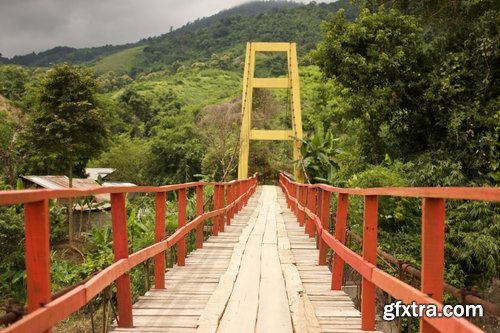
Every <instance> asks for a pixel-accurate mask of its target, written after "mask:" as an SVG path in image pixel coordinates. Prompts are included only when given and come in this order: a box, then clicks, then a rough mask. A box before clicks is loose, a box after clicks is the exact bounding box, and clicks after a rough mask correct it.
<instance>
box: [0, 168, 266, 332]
mask: <svg viewBox="0 0 500 333" xmlns="http://www.w3.org/2000/svg"><path fill="white" fill-rule="evenodd" d="M204 186H214V187H215V188H216V191H215V193H214V203H216V206H214V210H213V211H210V212H203V187H204ZM192 187H194V188H196V199H197V203H196V217H195V218H194V219H193V220H192V221H190V222H189V223H186V190H187V189H188V188H192ZM256 187H257V175H254V176H252V177H250V178H248V179H244V180H235V181H231V182H224V183H207V182H196V183H186V184H176V185H167V186H139V187H96V188H90V189H58V190H47V189H41V190H21V191H0V205H12V204H24V224H25V236H26V237H25V238H26V259H25V260H26V271H27V294H28V314H27V315H26V316H25V317H23V318H22V319H21V320H19V321H17V322H15V323H14V324H12V325H10V326H8V327H7V328H5V329H4V330H3V331H2V333H3V332H5V333H14V332H15V333H24V332H50V331H51V327H52V326H53V325H54V324H56V323H58V322H59V321H61V320H63V319H65V318H66V317H67V316H69V315H70V314H72V313H73V312H75V311H77V310H78V309H80V308H81V307H83V306H84V305H85V304H87V303H88V302H89V301H90V300H91V299H92V298H93V297H95V296H96V295H97V294H98V293H100V292H101V291H102V290H103V289H104V288H106V287H107V286H109V285H110V284H112V283H113V282H114V281H116V287H117V301H118V326H119V327H132V326H133V319H132V301H131V300H132V297H131V291H130V278H129V275H128V272H129V271H130V269H132V268H133V267H135V266H137V265H139V264H140V263H142V262H144V261H146V260H148V259H150V258H153V257H154V263H155V266H154V282H155V288H157V289H164V288H165V251H166V250H167V249H169V248H171V247H172V246H173V245H175V244H178V256H177V257H178V259H177V260H178V262H177V264H178V265H179V266H182V265H184V259H185V236H186V234H187V233H188V232H190V231H191V230H193V229H196V247H197V248H200V247H202V246H203V222H204V221H205V220H207V219H210V218H214V220H216V221H217V223H215V221H214V224H213V234H214V235H216V234H217V233H218V232H219V231H222V230H223V228H224V216H226V223H228V224H229V223H230V221H231V219H232V218H233V216H234V214H235V213H236V212H238V211H239V210H240V209H241V208H243V206H244V205H246V203H247V202H248V198H249V197H250V196H251V195H252V194H253V193H254V192H255V189H256ZM171 191H177V192H178V222H179V223H178V229H177V230H176V231H175V232H174V233H173V234H172V235H171V236H170V237H168V238H167V239H165V216H166V193H167V192H171ZM102 193H110V194H111V219H112V228H113V251H114V256H115V262H114V263H113V264H112V265H110V266H109V267H107V268H105V269H104V270H102V271H101V272H100V273H98V274H96V275H95V276H94V277H92V278H91V279H90V280H88V281H87V282H86V283H84V284H82V285H80V286H77V287H76V288H74V289H72V290H71V291H69V292H68V293H66V294H64V295H63V296H61V297H59V298H57V299H55V300H53V301H51V290H50V244H49V217H48V216H49V215H48V214H49V212H48V200H49V199H56V198H69V197H81V196H87V195H95V194H102ZM125 193H155V194H156V197H155V209H156V212H155V243H154V244H153V245H151V246H148V247H146V248H144V249H142V250H139V251H137V252H135V253H132V254H129V253H128V240H127V226H126V221H127V218H126V211H125Z"/></svg>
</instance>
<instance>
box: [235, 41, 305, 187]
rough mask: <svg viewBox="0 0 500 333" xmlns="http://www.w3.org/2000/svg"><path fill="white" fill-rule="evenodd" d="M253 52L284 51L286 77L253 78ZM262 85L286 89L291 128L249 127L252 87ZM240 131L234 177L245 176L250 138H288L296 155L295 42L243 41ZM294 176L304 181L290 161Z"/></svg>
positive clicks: (297, 96) (299, 120)
mask: <svg viewBox="0 0 500 333" xmlns="http://www.w3.org/2000/svg"><path fill="white" fill-rule="evenodd" d="M257 52H284V53H286V54H287V59H288V77H286V78H260V77H259V78H256V77H255V59H256V53H257ZM256 88H262V89H276V88H278V89H288V91H289V95H290V96H291V98H290V99H289V103H290V109H291V110H292V112H291V116H292V119H291V123H292V128H291V129H288V130H256V129H252V105H253V91H254V89H256ZM241 105H242V106H241V113H242V118H241V119H242V121H241V134H240V158H239V165H238V178H239V179H244V178H247V177H248V158H249V151H250V140H288V141H292V145H293V160H294V161H297V160H299V159H300V157H301V156H300V146H301V139H302V115H301V110H300V87H299V66H298V61H297V46H296V44H295V43H262V42H253V43H247V49H246V56H245V69H244V73H243V95H242V103H241ZM294 176H295V179H296V180H297V181H298V182H301V183H302V182H303V181H304V176H303V173H302V171H301V169H300V168H297V167H296V166H295V165H294Z"/></svg>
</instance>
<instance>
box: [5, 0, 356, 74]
mask: <svg viewBox="0 0 500 333" xmlns="http://www.w3.org/2000/svg"><path fill="white" fill-rule="evenodd" d="M339 8H345V9H346V12H347V13H348V16H349V17H350V18H354V17H355V16H356V13H357V10H356V9H355V7H354V6H353V5H351V4H350V1H349V0H341V1H337V2H335V3H331V4H325V3H319V4H316V3H311V4H309V5H303V4H299V3H294V2H289V1H255V2H250V3H247V4H243V5H241V6H237V7H234V8H231V9H228V10H224V11H221V12H220V13H218V14H216V15H213V16H211V17H208V18H202V19H198V20H196V21H194V22H191V23H188V24H186V25H184V26H183V27H181V28H179V29H176V30H174V31H172V32H170V33H166V34H164V35H161V36H159V37H154V38H146V39H143V40H141V41H139V42H137V43H134V44H128V45H118V46H112V45H106V46H102V47H93V48H84V49H75V48H69V47H56V48H53V49H51V50H47V51H44V52H40V53H38V54H36V53H31V54H27V55H23V56H15V57H13V58H12V59H10V60H7V59H5V58H2V59H1V62H4V63H5V62H8V63H11V64H19V65H23V66H31V67H47V66H50V65H51V64H57V63H62V62H67V63H70V64H86V65H91V66H93V67H94V69H95V70H96V72H98V73H103V72H106V71H116V72H118V73H124V72H126V73H128V74H130V75H132V76H135V75H137V74H138V73H141V72H147V73H150V72H155V71H158V70H162V69H165V68H168V67H169V66H170V67H171V66H174V67H176V66H178V63H194V62H200V61H201V62H204V61H207V60H210V59H211V57H212V55H213V54H221V53H224V54H225V55H226V58H225V59H226V64H225V66H226V67H227V68H228V69H239V68H240V66H239V65H240V64H239V63H238V62H237V61H236V60H235V59H236V58H237V57H239V56H240V55H241V54H242V53H243V52H244V45H245V43H246V42H247V41H295V42H297V43H298V45H299V48H300V49H299V50H300V51H301V53H302V54H304V53H305V52H306V51H308V50H311V49H312V48H313V47H314V46H315V45H316V43H317V42H318V41H319V40H320V38H321V31H320V29H318V27H319V24H320V22H321V21H322V20H325V19H326V18H327V17H328V16H329V15H330V14H332V13H334V12H336V11H337V10H338V9H339ZM235 61H236V62H235ZM1 62H0V63H1Z"/></svg>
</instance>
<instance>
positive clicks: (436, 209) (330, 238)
mask: <svg viewBox="0 0 500 333" xmlns="http://www.w3.org/2000/svg"><path fill="white" fill-rule="evenodd" d="M279 183H280V187H281V188H282V190H283V192H284V193H285V196H286V201H287V206H288V208H290V209H291V210H292V212H293V213H294V214H295V215H296V216H297V220H298V223H299V225H300V226H304V228H305V233H307V234H309V236H310V237H315V236H317V237H318V239H319V242H318V247H319V258H318V264H319V265H326V264H327V252H328V249H331V250H332V251H333V253H334V254H333V263H332V281H331V289H332V290H341V288H342V281H343V274H344V264H348V265H349V266H350V267H351V268H352V269H354V270H355V271H356V272H358V273H359V274H360V275H361V276H362V282H361V283H362V284H361V329H362V330H368V331H370V330H374V329H375V316H376V288H380V289H382V290H383V291H385V292H387V293H388V294H389V295H391V296H392V297H394V298H395V299H397V300H401V301H402V302H403V303H405V304H411V303H412V302H416V303H417V304H433V305H434V306H435V307H436V308H437V309H438V311H439V312H442V310H443V291H444V280H443V279H444V245H445V216H446V212H445V201H446V200H454V199H463V200H479V201H492V202H498V201H500V189H499V188H487V187H439V188H437V187H436V188H430V187H412V188H408V187H406V188H367V189H345V188H338V187H333V186H329V185H325V184H299V183H297V182H294V181H293V180H291V179H290V178H289V177H288V175H286V174H284V173H280V175H279ZM332 194H333V195H336V196H337V198H336V199H337V200H336V202H337V207H336V216H335V228H334V230H335V235H332V234H331V233H330V232H329V230H330V229H329V223H330V221H329V219H330V202H331V197H332ZM350 196H361V197H363V199H364V207H363V237H362V255H358V254H357V253H356V252H354V251H353V250H351V249H350V248H348V247H347V246H346V231H347V230H346V229H347V215H348V205H349V197H350ZM382 196H392V197H410V198H421V199H422V222H421V223H422V241H421V250H422V258H421V266H422V272H421V288H420V290H418V289H416V288H414V287H413V286H411V285H409V284H406V283H404V282H403V281H401V280H399V279H398V278H396V277H394V276H392V275H390V274H388V273H386V272H384V271H382V270H381V269H380V268H378V267H377V266H376V260H377V235H378V232H377V229H378V227H377V222H378V221H377V220H378V200H379V197H382ZM420 327H421V329H420V330H421V332H483V331H482V330H481V329H480V328H478V327H477V326H475V325H473V324H472V323H470V322H469V321H467V320H465V319H464V318H456V317H450V318H446V317H444V316H443V317H432V318H431V317H424V318H422V319H420Z"/></svg>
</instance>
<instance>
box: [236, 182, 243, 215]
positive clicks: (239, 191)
mask: <svg viewBox="0 0 500 333" xmlns="http://www.w3.org/2000/svg"><path fill="white" fill-rule="evenodd" d="M236 193H238V198H239V197H241V195H242V194H243V191H242V186H241V181H240V180H239V181H238V182H237V183H236ZM241 207H243V202H242V201H239V202H238V204H237V205H236V212H239V211H240V210H241Z"/></svg>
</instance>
